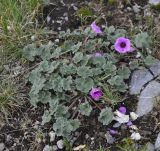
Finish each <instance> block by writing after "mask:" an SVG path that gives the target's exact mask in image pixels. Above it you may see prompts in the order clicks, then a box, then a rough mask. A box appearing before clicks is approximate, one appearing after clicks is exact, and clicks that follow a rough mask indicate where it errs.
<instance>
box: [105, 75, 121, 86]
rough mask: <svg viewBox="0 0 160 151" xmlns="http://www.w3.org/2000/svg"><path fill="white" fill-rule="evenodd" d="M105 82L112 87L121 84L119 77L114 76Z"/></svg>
mask: <svg viewBox="0 0 160 151" xmlns="http://www.w3.org/2000/svg"><path fill="white" fill-rule="evenodd" d="M107 82H108V83H109V84H110V85H112V86H113V85H116V86H119V85H121V84H122V82H123V79H122V78H121V77H120V76H118V75H116V76H114V77H111V78H110V79H109V80H107Z"/></svg>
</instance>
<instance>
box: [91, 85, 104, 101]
mask: <svg viewBox="0 0 160 151" xmlns="http://www.w3.org/2000/svg"><path fill="white" fill-rule="evenodd" d="M89 94H90V96H91V97H92V99H94V100H95V101H98V100H99V99H100V98H101V97H102V91H101V89H100V88H92V90H91V91H90V93H89Z"/></svg>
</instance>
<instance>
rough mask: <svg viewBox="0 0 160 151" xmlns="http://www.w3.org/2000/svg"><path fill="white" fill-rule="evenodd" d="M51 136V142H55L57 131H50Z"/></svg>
mask: <svg viewBox="0 0 160 151" xmlns="http://www.w3.org/2000/svg"><path fill="white" fill-rule="evenodd" d="M49 137H50V142H53V141H54V140H55V137H56V133H55V132H53V131H50V132H49Z"/></svg>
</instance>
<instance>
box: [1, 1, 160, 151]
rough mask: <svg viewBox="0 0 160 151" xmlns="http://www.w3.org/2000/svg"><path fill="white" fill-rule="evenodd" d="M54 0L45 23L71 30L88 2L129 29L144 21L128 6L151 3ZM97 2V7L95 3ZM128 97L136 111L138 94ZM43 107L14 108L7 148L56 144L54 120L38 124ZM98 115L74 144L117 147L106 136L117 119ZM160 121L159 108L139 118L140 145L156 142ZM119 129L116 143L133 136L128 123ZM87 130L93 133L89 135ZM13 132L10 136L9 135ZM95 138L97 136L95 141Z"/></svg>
mask: <svg viewBox="0 0 160 151" xmlns="http://www.w3.org/2000/svg"><path fill="white" fill-rule="evenodd" d="M51 2H52V3H53V4H51V5H47V6H45V7H44V9H43V17H44V18H43V19H44V20H45V21H46V22H45V23H46V24H45V26H46V27H47V28H49V29H51V30H53V31H61V30H67V29H68V28H70V29H72V30H73V29H77V28H78V27H79V26H81V25H82V23H81V20H80V18H78V17H77V16H76V15H75V13H76V11H77V9H79V8H81V7H84V6H86V5H87V4H88V5H89V7H91V6H92V7H91V9H92V10H93V12H94V14H98V15H100V16H103V17H102V19H101V20H102V22H105V23H106V22H107V23H108V24H109V25H114V26H118V27H123V28H125V29H129V28H131V27H133V26H136V25H139V24H141V25H142V21H141V22H140V21H138V20H137V19H136V18H135V13H134V12H133V11H127V7H132V6H133V4H135V3H136V4H138V5H140V6H141V7H144V6H145V5H146V4H147V1H146V0H132V1H131V4H125V3H123V2H122V1H119V2H118V4H116V5H113V6H111V5H109V4H108V2H107V0H105V1H104V4H103V7H102V6H100V5H99V4H97V2H96V1H93V0H88V1H82V0H79V1H75V0H65V1H64V2H65V4H64V3H63V2H61V1H59V0H52V1H51ZM95 5H96V6H97V8H96V7H94V6H95ZM99 7H100V8H101V7H102V9H100V10H99V9H98V8H99ZM97 10H98V11H97ZM140 14H142V15H143V10H141V12H140ZM47 16H49V19H47ZM67 18H68V19H67ZM47 20H48V21H47ZM87 24H88V25H89V24H90V21H88V22H87ZM87 24H86V25H87ZM86 25H85V26H86ZM144 26H145V25H144ZM128 97H129V98H130V99H129V100H127V101H126V102H124V104H125V106H126V107H127V109H129V110H130V111H135V107H136V104H137V98H135V97H133V96H128ZM132 100H133V101H132ZM130 101H132V102H130ZM43 110H44V106H38V108H36V109H35V108H33V107H32V106H31V105H29V103H26V104H24V106H23V107H20V109H19V110H17V111H14V112H13V113H12V116H11V117H10V118H9V119H8V122H7V123H5V124H4V125H3V126H2V128H1V129H0V142H4V143H5V146H6V148H8V149H9V150H10V151H33V150H34V151H42V150H43V148H44V146H45V144H55V142H54V143H50V142H49V136H48V133H49V132H50V131H51V130H52V123H49V124H47V125H45V126H41V125H40V124H36V123H38V122H41V116H42V115H43ZM97 115H98V111H97V110H94V111H93V112H92V114H91V116H90V117H89V118H87V117H86V118H84V119H82V126H81V127H80V128H79V129H78V130H77V131H76V132H78V133H79V134H78V137H77V139H76V140H75V142H74V146H78V145H81V144H86V145H88V146H89V148H90V150H91V151H94V150H97V149H98V148H99V146H100V145H101V146H102V147H104V148H105V147H110V148H112V150H114V151H115V150H116V148H115V147H114V146H115V145H112V144H110V145H108V143H107V142H106V139H105V134H106V132H107V129H108V127H112V125H113V124H114V123H112V124H111V125H109V126H103V125H102V124H101V123H99V122H98V120H97ZM37 121H38V122H37ZM158 123H160V111H159V110H158V109H155V110H154V111H153V112H152V113H151V114H149V115H147V116H144V117H142V118H140V119H138V120H137V121H136V122H135V123H134V124H135V125H136V126H137V127H138V128H139V129H140V134H142V137H143V138H142V140H141V141H139V142H138V143H139V144H140V145H144V144H145V143H146V142H152V143H154V142H155V139H156V137H157V134H158V132H159V131H160V125H159V124H158ZM37 127H38V128H37ZM117 130H118V132H119V133H118V134H117V135H115V136H114V137H115V143H118V142H120V141H121V140H122V139H123V138H126V137H129V136H130V132H129V129H128V128H127V127H120V128H118V129H117ZM39 133H40V134H41V133H42V134H43V136H42V138H43V139H42V141H41V142H40V143H37V138H36V137H37V135H38V134H39ZM86 134H87V135H88V136H89V137H86ZM73 135H76V134H73ZM9 136H10V139H9V138H8V137H9ZM92 138H94V141H93V139H92ZM58 139H59V138H56V140H58ZM92 142H94V143H92Z"/></svg>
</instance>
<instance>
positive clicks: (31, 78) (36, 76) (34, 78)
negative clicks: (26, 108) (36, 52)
mask: <svg viewBox="0 0 160 151" xmlns="http://www.w3.org/2000/svg"><path fill="white" fill-rule="evenodd" d="M40 72H41V69H40V68H36V69H34V70H32V71H31V73H30V74H29V79H28V80H29V81H30V82H31V83H32V84H33V83H34V82H35V81H37V80H39V79H40V78H41V73H40Z"/></svg>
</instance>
